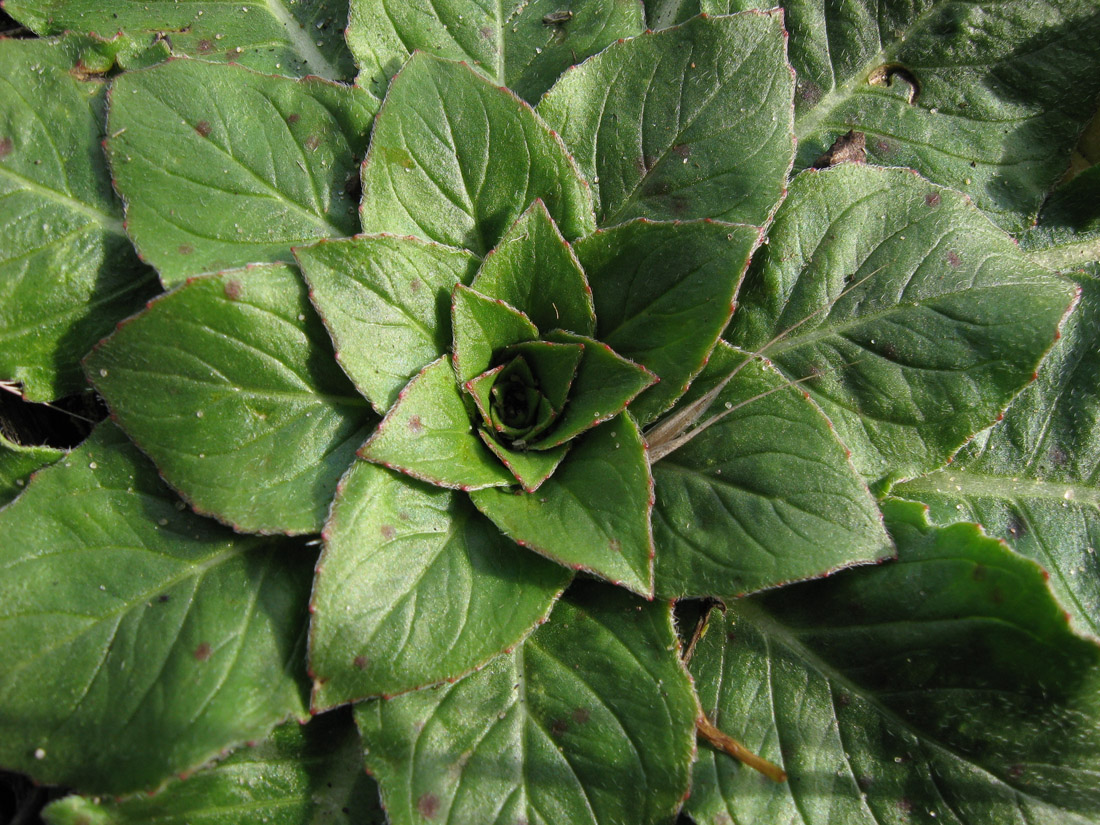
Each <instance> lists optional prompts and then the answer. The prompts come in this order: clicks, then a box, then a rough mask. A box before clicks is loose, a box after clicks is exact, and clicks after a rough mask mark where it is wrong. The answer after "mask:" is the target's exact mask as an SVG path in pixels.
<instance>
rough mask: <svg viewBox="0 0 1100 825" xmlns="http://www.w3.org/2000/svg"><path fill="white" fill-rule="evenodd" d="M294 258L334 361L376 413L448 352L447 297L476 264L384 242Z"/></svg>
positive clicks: (407, 242) (339, 245)
mask: <svg viewBox="0 0 1100 825" xmlns="http://www.w3.org/2000/svg"><path fill="white" fill-rule="evenodd" d="M294 254H295V256H296V257H297V259H298V264H299V265H300V266H301V268H302V273H303V274H304V275H305V278H306V281H307V282H308V283H309V291H310V295H309V297H310V299H311V300H312V301H313V303H314V305H315V306H316V307H317V311H318V312H319V313H320V314H321V318H322V319H323V320H324V322H325V327H326V328H327V329H328V331H329V334H330V335H331V336H332V340H333V343H335V345H336V360H338V361H339V362H340V365H341V366H342V367H343V368H344V370H345V371H346V372H347V374H348V375H349V376H350V377H351V380H352V381H353V382H355V386H356V387H357V388H358V389H359V391H360V392H362V393H363V395H365V396H366V397H367V398H369V399H370V401H371V403H372V404H373V405H374V408H375V409H376V410H377V411H378V412H380V413H384V412H385V411H386V410H388V409H389V408H390V407H391V406H392V405H393V403H394V402H395V401H396V400H397V394H398V393H399V392H401V390H402V389H403V388H404V387H405V385H406V384H407V383H408V382H409V380H410V379H411V378H412V377H413V376H414V375H416V374H417V373H418V372H420V370H421V369H423V368H424V366H425V365H426V364H428V363H430V362H432V361H434V360H435V359H436V358H438V357H439V356H441V355H443V354H444V353H446V352H447V351H449V350H450V347H451V293H452V292H453V291H454V286H455V284H458V283H464V284H465V283H469V282H470V280H471V279H472V278H473V275H474V272H475V271H476V269H477V265H478V263H479V261H478V259H477V258H475V257H474V256H473V255H471V254H470V253H469V252H466V251H464V250H457V249H451V248H449V247H445V246H440V245H439V244H434V243H425V242H423V241H418V240H416V239H414V238H394V237H389V236H363V237H358V238H350V239H347V240H339V241H322V242H321V243H319V244H317V245H315V246H309V247H298V248H297V249H295V250H294Z"/></svg>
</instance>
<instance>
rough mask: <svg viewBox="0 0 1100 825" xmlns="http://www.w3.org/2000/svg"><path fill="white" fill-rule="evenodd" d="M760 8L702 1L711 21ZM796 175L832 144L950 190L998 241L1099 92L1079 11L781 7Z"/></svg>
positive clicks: (1034, 200) (1061, 162) (1043, 3)
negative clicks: (855, 143) (989, 221)
mask: <svg viewBox="0 0 1100 825" xmlns="http://www.w3.org/2000/svg"><path fill="white" fill-rule="evenodd" d="M772 5H774V4H773V3H772V2H771V0H765V1H763V2H762V1H761V0H703V2H702V3H701V4H700V6H701V10H702V11H706V12H710V13H711V14H724V13H726V12H730V11H741V10H742V9H746V8H754V7H764V8H770V7H771V6H772ZM780 5H782V6H783V9H784V12H785V15H786V25H787V29H788V30H789V31H790V32H791V46H790V50H791V64H792V65H793V66H794V69H795V72H796V73H797V75H798V87H797V91H796V94H795V105H796V116H795V132H796V134H797V135H798V141H799V144H798V160H797V165H798V166H799V167H806V166H810V165H812V164H813V163H814V160H815V159H816V158H817V157H818V156H819V155H820V154H821V153H822V152H824V151H825V150H826V149H828V148H829V146H830V145H831V144H832V143H833V141H834V140H835V139H836V138H837V137H839V136H840V135H843V134H845V133H846V132H847V131H848V130H849V129H858V130H860V131H862V132H864V133H865V134H866V135H867V154H868V157H869V159H871V160H873V161H874V162H875V163H881V164H883V165H885V166H909V167H912V168H914V169H918V170H919V171H920V172H921V174H923V175H925V176H926V177H928V178H929V179H930V180H933V181H935V182H936V183H940V184H943V185H945V186H950V187H952V188H954V189H959V190H961V191H963V192H965V193H967V194H968V195H970V197H972V198H973V199H974V202H975V203H976V204H977V205H978V206H979V207H980V208H981V209H982V210H983V211H984V212H986V214H988V215H989V216H990V217H991V218H993V220H995V221H996V222H997V223H998V224H999V225H1000V226H1002V227H1004V228H1005V229H1008V230H1010V231H1018V230H1021V229H1024V228H1025V227H1027V226H1028V225H1029V224H1030V223H1031V219H1032V218H1033V217H1034V215H1035V213H1036V212H1037V211H1038V209H1039V204H1040V202H1041V200H1042V198H1043V196H1044V194H1045V193H1046V192H1047V191H1048V190H1049V189H1050V188H1051V186H1052V184H1053V183H1054V182H1055V181H1056V180H1057V179H1058V178H1059V177H1061V175H1062V173H1063V171H1064V170H1065V167H1066V163H1067V161H1068V159H1069V154H1070V150H1071V149H1072V148H1073V145H1074V143H1075V142H1076V141H1077V135H1078V134H1079V133H1080V131H1081V128H1082V127H1083V126H1084V125H1085V124H1086V123H1087V122H1088V120H1089V118H1090V117H1091V116H1092V113H1093V112H1094V111H1095V108H1094V107H1095V98H1096V95H1097V93H1098V92H1100V71H1098V68H1100V58H1098V56H1097V51H1096V39H1097V37H1098V36H1100V14H1097V10H1096V4H1095V3H1093V2H1092V0H1009V2H1000V0H980V1H979V2H967V1H966V0H921V2H911V0H885V2H877V0H876V2H871V1H870V0H857V1H856V2H847V3H833V2H823V0H783V2H781V3H780Z"/></svg>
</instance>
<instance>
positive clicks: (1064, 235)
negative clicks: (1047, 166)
mask: <svg viewBox="0 0 1100 825" xmlns="http://www.w3.org/2000/svg"><path fill="white" fill-rule="evenodd" d="M1020 244H1021V245H1022V246H1023V248H1024V249H1026V250H1027V251H1028V252H1029V253H1030V257H1031V260H1033V261H1035V262H1036V263H1041V264H1043V265H1044V266H1048V267H1050V268H1051V269H1070V268H1072V267H1075V266H1080V265H1082V264H1085V263H1088V262H1090V261H1100V166H1093V167H1091V168H1089V169H1086V170H1085V171H1084V172H1082V173H1081V174H1080V175H1078V176H1077V177H1075V178H1074V179H1073V180H1071V181H1070V182H1069V183H1067V184H1066V185H1065V186H1061V187H1059V188H1058V189H1055V190H1054V192H1053V193H1052V194H1051V196H1050V198H1049V199H1048V200H1047V202H1046V203H1044V204H1043V211H1042V212H1040V213H1039V221H1038V223H1037V224H1036V225H1035V226H1033V227H1032V228H1031V229H1029V230H1028V231H1027V232H1026V233H1024V235H1023V236H1021V238H1020Z"/></svg>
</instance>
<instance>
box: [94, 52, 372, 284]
mask: <svg viewBox="0 0 1100 825" xmlns="http://www.w3.org/2000/svg"><path fill="white" fill-rule="evenodd" d="M110 103H111V105H110V117H109V118H108V126H107V128H108V133H109V135H110V136H109V137H108V139H107V144H106V145H107V154H108V156H109V158H110V161H111V168H112V170H113V171H114V176H115V185H116V186H117V187H118V191H119V193H120V194H121V195H122V198H123V200H124V201H125V202H126V229H127V231H128V232H129V233H130V236H131V237H132V238H133V239H134V243H135V245H136V246H137V248H138V251H139V252H140V253H141V255H142V257H143V258H144V259H145V260H147V261H148V262H149V263H151V264H153V266H155V267H156V268H157V270H158V271H159V272H160V274H161V279H162V280H163V281H164V283H165V284H169V285H170V284H174V283H178V282H179V281H181V280H183V279H184V278H186V277H187V276H189V275H195V274H198V273H202V272H210V271H213V270H219V269H229V268H231V267H236V266H243V265H244V264H250V263H257V262H267V261H292V260H293V257H292V255H291V253H290V248H291V246H295V245H298V244H305V243H309V242H310V241H313V240H316V239H318V238H329V237H341V236H344V235H352V234H354V233H355V232H356V231H358V229H359V221H358V219H357V217H356V214H355V207H356V202H355V200H354V199H353V197H352V195H351V191H352V190H353V189H354V186H351V185H349V182H350V183H351V184H354V181H355V174H356V171H357V169H358V164H359V162H360V160H361V159H362V157H363V155H364V153H365V152H366V148H367V138H368V135H369V133H370V126H371V118H372V117H373V116H374V113H375V111H376V110H377V109H378V101H377V100H376V99H375V98H374V97H372V96H371V95H370V94H368V93H367V92H365V91H363V90H361V89H357V88H354V87H350V86H341V85H338V84H335V83H329V82H328V81H324V80H321V79H319V78H305V79H304V80H291V79H289V78H283V77H270V76H267V75H260V74H256V73H255V72H250V71H248V70H247V69H244V68H242V67H240V66H217V65H213V64H210V63H206V62H204V61H199V60H184V59H180V60H172V61H170V62H168V63H164V64H161V65H159V66H155V67H153V68H151V69H146V70H143V71H138V72H127V73H125V74H123V75H121V76H120V77H119V78H118V79H117V80H115V82H114V84H113V86H112V88H111V94H110Z"/></svg>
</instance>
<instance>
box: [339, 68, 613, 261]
mask: <svg viewBox="0 0 1100 825" xmlns="http://www.w3.org/2000/svg"><path fill="white" fill-rule="evenodd" d="M471 112H478V113H479V116H478V117H477V119H476V120H474V119H471V118H470V113H471ZM538 198H541V199H542V200H543V202H544V203H545V204H546V208H547V209H548V210H549V212H550V215H551V216H552V217H553V218H554V221H555V223H557V225H558V228H559V229H560V230H561V233H562V235H564V236H565V238H566V239H567V240H574V239H576V238H578V237H581V236H583V235H587V234H588V233H589V232H590V231H592V229H594V228H595V222H594V221H595V219H594V217H593V215H592V194H591V192H590V191H589V190H588V185H587V184H586V183H585V182H584V181H583V180H582V179H581V176H580V173H579V172H578V171H577V170H576V167H575V166H574V164H573V161H572V160H571V159H570V158H569V156H568V154H567V153H566V151H565V147H564V146H563V145H562V142H561V139H560V138H558V137H557V136H555V135H554V134H552V133H551V132H550V130H549V129H548V128H547V127H546V125H545V124H544V123H543V122H542V121H541V120H540V119H539V118H538V117H536V116H535V114H534V112H533V111H532V110H531V107H530V106H528V105H527V104H526V103H524V102H523V101H521V100H519V99H518V98H516V97H515V96H514V95H513V94H512V93H511V92H509V91H508V90H507V89H501V88H498V87H496V86H493V85H491V84H490V83H489V82H488V81H487V80H485V79H484V78H482V77H480V76H479V75H477V74H475V73H474V72H473V71H472V70H471V69H470V68H468V67H466V66H462V65H460V64H458V63H451V62H449V61H446V60H439V59H436V58H433V57H429V56H428V55H426V54H418V55H415V56H413V57H412V58H411V59H410V60H409V62H408V63H407V64H406V65H405V67H404V68H403V69H402V70H401V72H400V74H398V75H397V77H395V78H394V81H393V83H392V84H391V86H390V90H389V93H388V94H387V96H386V101H385V104H384V105H383V107H382V111H381V113H380V114H379V116H378V122H377V124H376V125H375V129H374V134H373V136H372V138H371V148H370V154H369V155H368V156H367V162H366V165H365V166H364V167H363V206H362V210H361V211H362V218H363V230H364V231H365V232H392V233H393V234H395V235H415V236H416V237H419V238H424V239H425V240H431V241H438V242H439V243H444V244H448V245H449V246H456V247H461V248H464V249H469V250H470V251H471V252H473V253H474V254H475V255H479V256H484V255H485V254H486V253H487V252H488V251H489V250H490V249H492V248H493V247H495V246H496V245H497V242H498V241H499V240H500V238H501V237H502V236H503V235H504V233H505V232H507V231H508V229H509V227H511V226H512V224H513V223H515V221H516V220H517V219H518V218H519V217H520V215H522V214H523V213H524V212H525V211H526V210H527V208H528V207H529V206H530V205H531V204H532V203H533V202H534V201H535V200H536V199H538Z"/></svg>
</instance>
